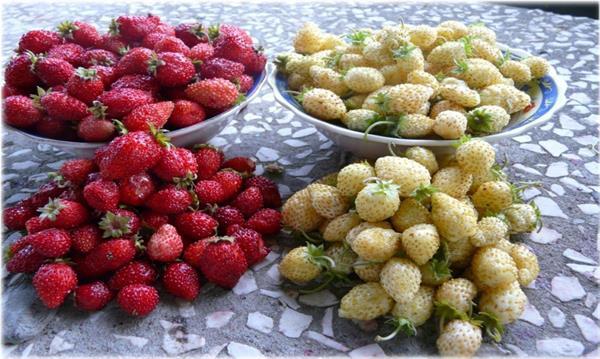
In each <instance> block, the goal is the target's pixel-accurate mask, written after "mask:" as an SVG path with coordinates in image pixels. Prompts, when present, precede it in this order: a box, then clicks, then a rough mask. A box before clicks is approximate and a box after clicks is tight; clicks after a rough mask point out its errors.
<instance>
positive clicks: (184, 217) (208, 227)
mask: <svg viewBox="0 0 600 359" xmlns="http://www.w3.org/2000/svg"><path fill="white" fill-rule="evenodd" d="M174 225H175V227H176V228H177V231H178V232H179V233H180V234H181V235H182V236H183V237H185V238H186V239H189V240H192V241H197V240H200V239H203V238H207V237H210V236H214V235H215V234H216V232H217V226H218V223H217V221H216V220H215V219H214V218H213V217H211V216H209V215H208V214H206V213H204V212H200V211H195V212H184V213H181V214H178V215H177V216H176V217H175V223H174Z"/></svg>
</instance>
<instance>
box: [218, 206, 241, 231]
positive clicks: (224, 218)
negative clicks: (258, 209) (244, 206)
mask: <svg viewBox="0 0 600 359" xmlns="http://www.w3.org/2000/svg"><path fill="white" fill-rule="evenodd" d="M213 216H214V218H215V219H216V220H217V222H219V228H220V229H221V231H225V230H226V229H227V227H229V226H231V225H234V224H240V225H243V224H244V215H243V214H242V212H240V210H239V209H237V208H235V207H231V206H224V207H219V208H217V209H216V210H215V213H214V215H213Z"/></svg>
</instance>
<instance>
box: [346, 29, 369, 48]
mask: <svg viewBox="0 0 600 359" xmlns="http://www.w3.org/2000/svg"><path fill="white" fill-rule="evenodd" d="M370 36H371V33H370V32H368V31H365V30H354V31H352V32H351V33H349V34H347V35H346V36H345V38H346V39H348V41H350V43H351V44H352V45H355V46H364V44H365V40H366V39H367V38H369V37H370Z"/></svg>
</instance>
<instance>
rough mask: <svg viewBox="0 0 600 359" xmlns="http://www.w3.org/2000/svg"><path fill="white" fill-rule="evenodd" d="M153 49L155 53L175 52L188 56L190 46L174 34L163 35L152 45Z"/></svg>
mask: <svg viewBox="0 0 600 359" xmlns="http://www.w3.org/2000/svg"><path fill="white" fill-rule="evenodd" d="M154 51H156V52H157V53H161V52H177V53H180V54H182V55H185V56H187V57H189V56H190V48H189V47H188V46H187V45H186V44H185V43H184V42H183V41H181V40H180V39H178V38H176V37H175V36H166V37H163V38H162V39H161V40H159V41H158V42H157V43H156V44H155V45H154Z"/></svg>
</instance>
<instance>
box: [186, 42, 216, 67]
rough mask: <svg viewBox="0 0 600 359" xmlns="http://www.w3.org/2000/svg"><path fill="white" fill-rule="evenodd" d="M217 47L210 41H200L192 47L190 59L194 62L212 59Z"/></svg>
mask: <svg viewBox="0 0 600 359" xmlns="http://www.w3.org/2000/svg"><path fill="white" fill-rule="evenodd" d="M214 52H215V49H214V48H213V47H212V45H211V44H210V43H199V44H197V45H194V47H192V48H191V49H190V59H192V61H194V62H200V63H202V62H204V61H206V60H208V59H210V58H211V57H212V56H213V54H214Z"/></svg>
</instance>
